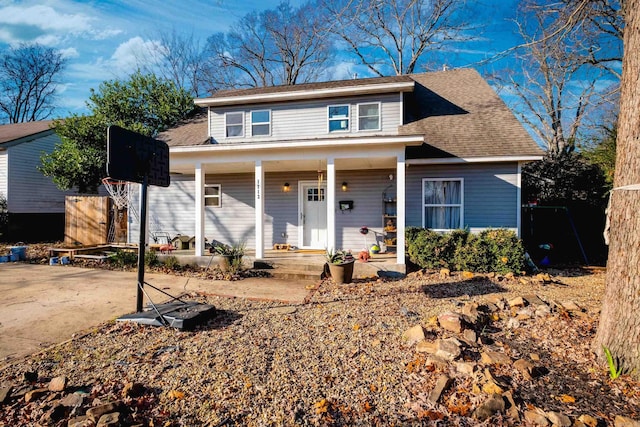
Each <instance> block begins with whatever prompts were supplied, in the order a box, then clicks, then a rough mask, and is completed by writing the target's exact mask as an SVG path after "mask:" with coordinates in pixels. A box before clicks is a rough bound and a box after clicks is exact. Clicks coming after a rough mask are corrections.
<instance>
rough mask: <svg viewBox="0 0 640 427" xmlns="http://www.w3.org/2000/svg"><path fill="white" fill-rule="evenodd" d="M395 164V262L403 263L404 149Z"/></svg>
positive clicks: (404, 222) (404, 223)
mask: <svg viewBox="0 0 640 427" xmlns="http://www.w3.org/2000/svg"><path fill="white" fill-rule="evenodd" d="M396 161H397V165H396V180H397V182H396V187H397V189H396V198H397V206H396V208H397V213H396V215H397V218H396V221H397V223H396V229H397V230H398V233H397V235H396V245H397V246H396V263H397V264H400V265H404V258H405V254H404V247H405V239H404V228H405V225H406V221H405V212H406V211H405V193H406V191H405V188H406V186H405V180H406V170H405V158H404V149H403V150H402V151H400V152H399V153H398V156H397V160H396Z"/></svg>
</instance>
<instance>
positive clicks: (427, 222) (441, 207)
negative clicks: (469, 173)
mask: <svg viewBox="0 0 640 427" xmlns="http://www.w3.org/2000/svg"><path fill="white" fill-rule="evenodd" d="M422 203H423V211H422V212H423V213H422V215H423V216H422V225H423V227H425V228H430V229H432V230H437V231H439V230H455V229H458V228H462V212H463V207H464V204H463V181H462V179H460V178H459V179H429V178H425V179H423V180H422Z"/></svg>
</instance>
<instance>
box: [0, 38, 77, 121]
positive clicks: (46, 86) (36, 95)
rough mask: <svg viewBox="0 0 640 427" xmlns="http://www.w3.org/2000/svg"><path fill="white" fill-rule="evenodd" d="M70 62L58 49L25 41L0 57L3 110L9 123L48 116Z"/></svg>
mask: <svg viewBox="0 0 640 427" xmlns="http://www.w3.org/2000/svg"><path fill="white" fill-rule="evenodd" d="M66 64H67V61H66V59H65V58H64V57H63V56H62V54H61V53H60V52H58V51H56V50H55V49H52V48H48V47H44V46H41V45H39V44H22V45H20V46H18V47H16V48H12V49H9V50H8V51H7V52H5V53H4V54H3V55H2V56H1V57H0V112H1V113H2V115H4V116H5V119H6V120H8V121H9V123H21V122H30V121H35V120H41V119H46V118H47V117H49V116H51V114H52V113H53V110H54V104H53V102H54V100H55V95H56V89H57V87H58V85H59V84H60V81H59V78H60V75H61V74H62V72H63V70H64V68H65V66H66Z"/></svg>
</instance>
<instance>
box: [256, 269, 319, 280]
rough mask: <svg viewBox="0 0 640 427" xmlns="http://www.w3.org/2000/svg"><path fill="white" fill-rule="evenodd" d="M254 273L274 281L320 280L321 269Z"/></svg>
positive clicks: (265, 270) (271, 270) (266, 270)
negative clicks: (262, 274)
mask: <svg viewBox="0 0 640 427" xmlns="http://www.w3.org/2000/svg"><path fill="white" fill-rule="evenodd" d="M254 271H259V272H264V273H266V274H268V275H269V277H273V278H275V279H287V280H320V278H321V275H322V268H321V269H319V270H317V271H311V270H291V269H288V268H263V269H254Z"/></svg>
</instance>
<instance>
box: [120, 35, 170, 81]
mask: <svg viewBox="0 0 640 427" xmlns="http://www.w3.org/2000/svg"><path fill="white" fill-rule="evenodd" d="M162 48H163V47H162V44H161V43H160V42H159V41H157V40H143V39H142V37H133V38H131V39H129V40H127V41H126V42H124V43H121V44H120V45H119V46H118V47H117V48H116V50H115V52H114V53H113V55H112V56H111V60H110V61H111V62H112V63H113V66H114V67H115V69H116V70H118V71H120V72H123V73H126V74H129V73H132V72H134V71H135V70H136V69H137V68H138V64H139V63H140V61H143V60H145V58H148V57H149V54H150V53H151V52H155V51H157V50H160V49H162Z"/></svg>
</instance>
